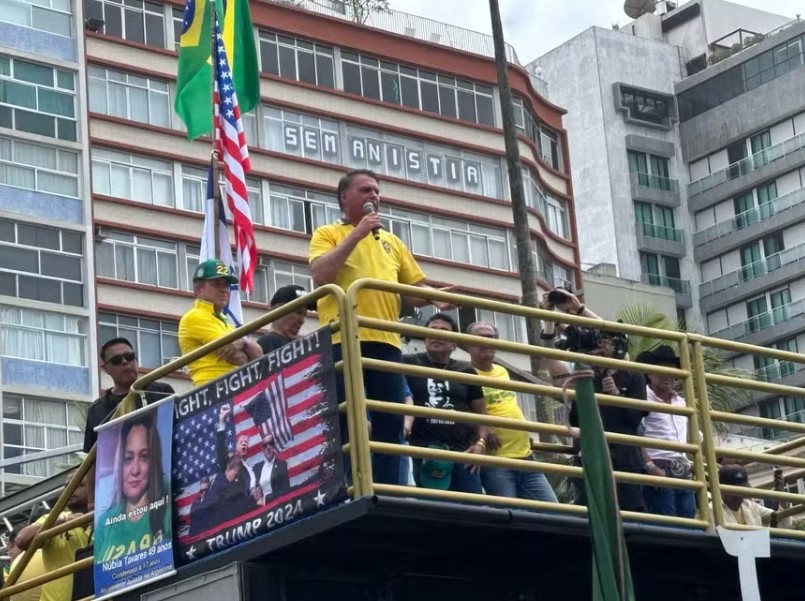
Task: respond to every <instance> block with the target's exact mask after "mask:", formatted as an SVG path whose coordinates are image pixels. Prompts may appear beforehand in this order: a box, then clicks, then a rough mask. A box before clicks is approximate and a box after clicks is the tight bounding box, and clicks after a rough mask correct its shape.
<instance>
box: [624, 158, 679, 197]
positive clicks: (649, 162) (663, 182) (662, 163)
mask: <svg viewBox="0 0 805 601" xmlns="http://www.w3.org/2000/svg"><path fill="white" fill-rule="evenodd" d="M627 156H628V159H629V171H630V172H631V173H634V174H635V176H636V177H637V183H638V184H639V185H641V186H644V187H646V188H653V189H655V190H666V191H671V190H673V189H674V186H675V182H674V180H672V179H671V178H670V169H669V166H668V159H667V158H665V157H659V156H655V155H653V154H646V153H645V152H635V151H634V150H628V151H627Z"/></svg>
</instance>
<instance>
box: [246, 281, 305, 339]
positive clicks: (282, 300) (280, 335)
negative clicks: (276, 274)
mask: <svg viewBox="0 0 805 601" xmlns="http://www.w3.org/2000/svg"><path fill="white" fill-rule="evenodd" d="M305 294H307V290H305V289H304V288H303V287H302V286H297V285H296V284H290V285H288V286H283V287H282V288H279V289H277V291H276V292H275V293H274V296H272V297H271V303H270V304H269V306H268V308H269V309H276V308H277V307H280V306H282V305H284V304H286V303H290V302H291V301H295V300H296V299H297V298H299V297H300V296H304V295H305ZM315 310H316V303H311V304H309V305H307V306H305V307H300V308H299V309H298V310H296V311H294V312H293V313H289V314H288V315H283V316H282V317H280V318H279V319H277V320H275V321H272V322H271V323H270V324H269V326H268V332H267V333H265V334H263V335H262V336H260V338H258V339H257V344H259V345H260V348H261V349H263V353H270V352H271V351H275V350H277V349H278V348H280V347H281V346H285V345H286V344H288V343H289V342H293V341H294V340H296V339H297V338H299V330H301V329H302V326H303V325H304V324H305V318H306V317H307V312H308V311H315Z"/></svg>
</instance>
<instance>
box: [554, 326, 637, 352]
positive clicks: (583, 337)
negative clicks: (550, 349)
mask: <svg viewBox="0 0 805 601" xmlns="http://www.w3.org/2000/svg"><path fill="white" fill-rule="evenodd" d="M604 340H610V341H611V342H612V344H613V346H614V347H615V350H614V358H615V359H623V358H624V357H625V356H626V351H627V347H628V346H629V336H627V335H626V334H624V333H622V332H605V331H602V330H596V329H593V328H583V327H581V326H574V325H569V326H567V328H565V332H564V335H563V336H562V337H561V338H559V339H558V340H557V341H556V343H555V344H554V346H556V348H557V349H559V350H560V351H570V352H573V353H589V352H590V351H594V350H595V349H597V348H598V347H599V346H600V345H601V342H602V341H604Z"/></svg>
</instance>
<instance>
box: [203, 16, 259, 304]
mask: <svg viewBox="0 0 805 601" xmlns="http://www.w3.org/2000/svg"><path fill="white" fill-rule="evenodd" d="M215 36H216V38H217V43H216V44H215V57H214V58H215V60H214V67H215V87H214V88H213V106H214V110H215V123H214V125H215V140H216V142H217V147H218V153H219V159H220V160H221V161H222V162H223V163H224V181H225V187H226V202H227V206H228V207H229V210H230V212H231V213H232V222H233V223H234V226H235V245H236V247H237V250H238V264H239V266H240V274H239V276H240V282H239V284H240V288H241V290H243V291H245V292H252V291H253V290H254V285H253V283H254V270H255V268H256V266H257V243H256V242H255V240H254V226H253V224H252V212H251V209H250V207H249V193H248V190H247V189H246V173H247V172H249V171H250V170H251V168H252V166H251V161H250V160H249V149H248V147H247V146H246V134H245V133H244V131H243V123H242V122H241V119H240V109H239V108H238V97H237V94H235V86H234V85H233V83H232V71H231V70H230V69H229V60H228V59H227V53H226V49H225V48H224V38H223V36H222V35H221V26H220V24H219V22H218V19H217V18H216V20H215Z"/></svg>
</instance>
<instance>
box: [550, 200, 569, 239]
mask: <svg viewBox="0 0 805 601" xmlns="http://www.w3.org/2000/svg"><path fill="white" fill-rule="evenodd" d="M545 217H546V221H547V222H548V229H549V230H551V231H552V232H553V233H554V234H556V235H557V236H561V237H562V238H565V239H566V240H569V239H570V231H569V228H568V225H567V205H566V203H565V201H563V200H559V199H558V198H553V197H552V196H546V197H545Z"/></svg>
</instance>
